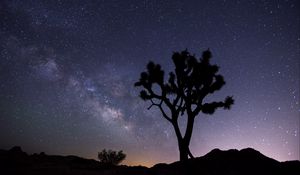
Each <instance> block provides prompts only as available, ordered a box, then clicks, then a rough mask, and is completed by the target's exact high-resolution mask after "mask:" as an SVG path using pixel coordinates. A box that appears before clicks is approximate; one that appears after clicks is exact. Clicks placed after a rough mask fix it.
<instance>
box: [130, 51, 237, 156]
mask: <svg viewBox="0 0 300 175" xmlns="http://www.w3.org/2000/svg"><path fill="white" fill-rule="evenodd" d="M211 57H212V54H211V52H210V51H209V50H206V51H204V52H203V54H202V57H201V58H200V59H197V58H196V57H195V56H194V55H191V54H190V53H189V52H188V51H187V50H184V51H182V52H175V53H174V54H173V56H172V60H173V63H174V65H175V71H173V72H170V73H169V78H168V80H167V81H165V80H164V71H163V70H162V68H161V66H160V65H159V64H155V63H153V62H149V63H148V65H147V71H146V72H142V73H141V76H140V79H139V81H138V82H136V83H135V86H140V87H142V90H141V92H140V97H141V98H142V99H143V100H146V101H150V102H151V105H150V106H149V108H148V109H150V108H151V107H153V106H155V107H157V108H158V109H159V110H160V112H161V113H162V116H163V117H164V118H165V119H166V120H168V121H169V122H170V123H171V124H172V125H173V128H174V130H175V133H176V136H177V140H178V147H179V153H180V160H181V161H182V160H186V159H188V157H191V158H193V155H192V154H191V152H190V150H189V144H190V141H191V137H192V132H193V126H194V120H195V117H196V116H198V114H199V113H200V112H202V113H205V114H213V113H214V112H215V110H216V109H217V108H224V109H230V107H231V105H232V104H233V102H234V100H233V98H232V97H230V96H227V97H226V98H225V100H223V101H218V102H210V103H205V102H204V99H205V98H206V97H207V96H208V95H209V94H212V93H214V92H216V91H218V90H220V89H221V88H222V87H223V86H224V85H225V81H224V78H223V76H222V75H220V74H218V70H219V67H218V66H217V65H212V64H211V63H210V59H211ZM155 84H156V85H158V89H157V88H155V86H154V85H155ZM205 101H207V100H205ZM167 108H168V109H167ZM167 110H168V111H169V112H167ZM184 114H186V115H184ZM179 116H186V117H187V125H186V128H185V132H184V133H183V132H181V130H180V129H179V124H178V117H179Z"/></svg>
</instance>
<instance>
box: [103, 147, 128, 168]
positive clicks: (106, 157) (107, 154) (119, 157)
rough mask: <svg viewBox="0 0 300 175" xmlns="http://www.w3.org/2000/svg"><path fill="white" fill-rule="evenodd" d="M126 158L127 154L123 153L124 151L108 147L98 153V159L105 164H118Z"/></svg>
mask: <svg viewBox="0 0 300 175" xmlns="http://www.w3.org/2000/svg"><path fill="white" fill-rule="evenodd" d="M125 158H126V154H124V153H123V151H122V150H121V151H118V152H116V151H112V150H108V151H106V149H103V150H102V151H101V152H99V153H98V159H99V160H100V162H101V163H105V164H112V165H118V164H119V163H121V162H122V161H123V160H124V159H125Z"/></svg>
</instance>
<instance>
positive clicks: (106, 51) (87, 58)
mask: <svg viewBox="0 0 300 175" xmlns="http://www.w3.org/2000/svg"><path fill="white" fill-rule="evenodd" d="M299 7H300V6H299V2H298V1H297V0H285V1H278V2H277V1H264V0H261V1H258V0H257V1H242V0H241V1H239V0H232V1H230V0H223V1H196V0H195V1H177V0H176V1H175V0H172V1H171V0H170V1H169V0H166V1H157V0H132V1H127V0H126V1H125V0H124V1H110V0H102V1H62V0H53V1H52V0H51V1H30V0H28V1H24V0H11V1H6V0H4V1H3V0H2V1H1V2H0V52H1V55H0V128H1V132H0V140H1V141H0V148H3V149H8V148H10V147H12V146H14V145H19V146H21V147H22V148H23V149H24V150H25V151H27V152H29V153H33V152H41V151H44V152H46V153H47V154H62V155H67V154H73V155H78V156H82V157H87V158H95V159H96V156H97V152H98V151H101V150H102V149H104V148H107V149H115V150H121V149H122V150H124V152H125V153H127V159H126V161H125V162H124V163H125V164H129V165H139V164H141V165H146V166H151V165H153V164H155V163H158V162H173V161H176V160H178V149H177V141H176V136H175V133H174V131H173V129H172V127H171V126H170V125H169V123H168V122H167V121H166V120H164V119H163V117H162V116H161V114H160V112H159V111H158V110H157V109H154V108H152V109H151V110H147V107H149V105H150V104H149V103H147V102H144V101H142V100H141V99H139V97H138V93H139V89H137V88H134V86H133V84H134V83H135V82H136V81H137V80H138V78H139V74H140V72H142V71H144V70H145V66H146V64H147V63H148V61H149V60H152V61H154V62H156V63H159V64H161V65H162V67H163V68H164V69H165V70H166V72H169V71H170V70H172V68H173V65H172V62H171V55H172V53H173V52H174V51H181V50H184V49H186V48H188V50H189V51H190V52H192V53H195V54H196V56H199V55H201V53H202V51H203V50H205V49H207V48H210V50H211V51H212V53H213V59H212V62H213V63H215V64H217V65H219V66H220V72H221V73H222V74H223V75H224V77H225V80H226V85H225V86H224V88H223V89H222V90H221V91H219V92H217V93H216V94H214V95H212V96H211V97H210V98H209V100H214V99H220V98H221V99H223V98H224V97H226V96H227V95H233V96H234V99H235V104H234V106H233V108H232V109H231V110H229V111H224V110H218V111H217V112H216V113H215V114H214V115H212V116H207V115H204V114H200V115H199V117H197V118H196V122H195V128H194V133H193V137H192V142H191V151H192V152H193V153H194V155H195V156H202V155H204V154H206V153H207V152H209V151H210V150H212V149H213V148H220V149H232V148H234V149H242V148H245V147H253V148H255V149H257V150H259V151H260V152H262V153H263V154H265V155H267V156H269V157H272V158H275V159H277V160H279V161H285V160H294V159H298V160H299V141H300V140H299V127H300V126H299V114H300V105H299V89H300V87H299V74H300V73H299V58H300V54H299V52H300V51H299V50H300V47H299V46H300V32H299V31H300V22H299V21H300V15H299ZM181 122H182V125H181V126H182V127H183V126H184V123H185V121H184V119H182V121H181Z"/></svg>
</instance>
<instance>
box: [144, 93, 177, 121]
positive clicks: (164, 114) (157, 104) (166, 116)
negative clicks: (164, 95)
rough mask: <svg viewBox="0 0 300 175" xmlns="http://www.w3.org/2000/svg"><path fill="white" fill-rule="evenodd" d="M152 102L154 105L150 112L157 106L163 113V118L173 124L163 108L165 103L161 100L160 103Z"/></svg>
mask: <svg viewBox="0 0 300 175" xmlns="http://www.w3.org/2000/svg"><path fill="white" fill-rule="evenodd" d="M150 101H151V103H152V104H151V105H150V106H149V107H148V108H147V109H148V110H149V109H151V108H152V106H157V107H158V108H159V110H160V111H161V113H162V114H163V117H164V118H165V119H167V120H168V121H169V122H171V123H172V119H171V118H170V117H169V116H168V115H167V114H166V112H165V111H164V109H163V108H162V106H161V105H162V103H163V101H162V100H161V101H160V103H154V101H153V100H152V99H150Z"/></svg>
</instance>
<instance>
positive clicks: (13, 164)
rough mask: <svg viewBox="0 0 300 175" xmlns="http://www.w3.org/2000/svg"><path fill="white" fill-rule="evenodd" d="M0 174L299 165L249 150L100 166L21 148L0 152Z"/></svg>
mask: <svg viewBox="0 0 300 175" xmlns="http://www.w3.org/2000/svg"><path fill="white" fill-rule="evenodd" d="M0 170H1V171H0V173H1V174H3V175H6V174H16V175H17V174H22V175H29V174H30V175H38V174H39V175H40V174H43V175H50V174H51V175H52V174H61V175H95V174H101V175H102V174H103V175H196V174H203V175H217V174H222V175H238V174H241V175H242V174H243V175H250V174H251V175H253V174H264V175H265V174H270V175H274V174H275V175H277V174H278V175H294V174H295V175H296V174H298V173H299V172H300V161H298V160H297V161H286V162H278V161H276V160H274V159H272V158H269V157H266V156H265V155H263V154H261V153H260V152H259V151H256V150H254V149H252V148H246V149H242V150H240V151H239V150H235V149H231V150H227V151H222V150H219V149H214V150H212V151H211V152H209V153H207V154H206V155H204V156H202V157H197V158H194V159H188V160H186V161H178V162H174V163H171V164H165V163H160V164H156V165H154V166H153V167H151V168H147V167H143V166H126V165H120V166H117V165H112V164H103V163H100V162H99V161H96V160H93V159H85V158H81V157H77V156H73V155H70V156H58V155H47V154H45V153H43V152H42V153H40V154H36V153H35V154H32V155H29V154H27V153H26V152H24V151H22V149H21V148H20V147H13V148H12V149H10V150H0Z"/></svg>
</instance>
